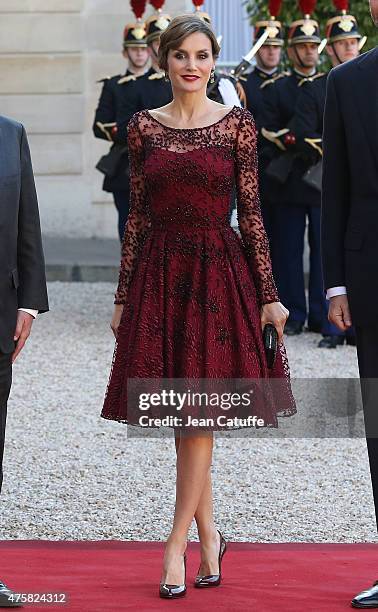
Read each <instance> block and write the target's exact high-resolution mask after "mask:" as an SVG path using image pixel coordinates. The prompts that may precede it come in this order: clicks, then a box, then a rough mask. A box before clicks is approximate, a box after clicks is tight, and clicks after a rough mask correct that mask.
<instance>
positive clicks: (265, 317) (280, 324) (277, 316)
mask: <svg viewBox="0 0 378 612" xmlns="http://www.w3.org/2000/svg"><path fill="white" fill-rule="evenodd" d="M288 316H289V311H288V309H287V308H285V306H284V305H283V304H281V302H273V303H272V304H264V305H263V307H262V308H261V329H262V330H264V327H265V325H266V324H267V323H272V325H274V327H275V328H276V330H277V333H278V341H279V342H281V340H282V338H283V331H284V327H285V324H286V321H287V319H288Z"/></svg>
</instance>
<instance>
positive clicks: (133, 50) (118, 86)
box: [93, 2, 148, 241]
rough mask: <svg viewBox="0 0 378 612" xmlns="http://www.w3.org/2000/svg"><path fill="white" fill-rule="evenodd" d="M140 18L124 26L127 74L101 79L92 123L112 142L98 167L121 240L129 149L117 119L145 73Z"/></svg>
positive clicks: (98, 134)
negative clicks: (132, 87) (131, 88)
mask: <svg viewBox="0 0 378 612" xmlns="http://www.w3.org/2000/svg"><path fill="white" fill-rule="evenodd" d="M144 4H145V2H144ZM142 14H143V11H142ZM140 17H141V15H140V14H138V21H137V23H129V24H127V25H126V27H125V29H124V40H123V55H124V57H125V58H126V59H127V60H128V67H127V70H126V73H125V74H124V75H122V74H117V75H115V76H113V77H106V78H105V79H101V80H100V81H99V82H102V83H103V88H102V92H101V96H100V100H99V103H98V106H97V110H96V114H95V120H94V124H93V132H94V135H95V136H96V137H97V138H102V139H103V140H108V141H109V142H111V143H113V144H112V147H111V149H110V152H109V153H108V154H107V155H105V156H103V157H102V158H101V160H100V161H99V163H98V164H97V166H96V167H97V169H98V170H100V171H101V172H103V173H104V174H105V178H104V182H103V190H104V191H107V192H110V193H112V194H113V198H114V203H115V206H116V208H117V211H118V234H119V238H120V240H121V241H122V237H123V232H124V228H125V224H126V220H127V216H128V213H129V191H130V186H129V169H128V155H127V148H126V146H125V143H124V142H122V140H120V139H118V135H117V129H116V125H117V123H116V122H117V118H118V114H119V111H120V108H121V105H122V100H123V99H125V98H127V96H128V88H129V84H130V83H131V82H133V80H134V79H136V78H137V77H138V76H139V75H142V74H144V73H145V72H146V65H147V63H148V52H147V42H146V38H145V36H146V32H145V28H144V24H143V23H142V22H141V21H140Z"/></svg>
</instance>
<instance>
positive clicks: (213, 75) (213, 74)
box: [210, 68, 215, 83]
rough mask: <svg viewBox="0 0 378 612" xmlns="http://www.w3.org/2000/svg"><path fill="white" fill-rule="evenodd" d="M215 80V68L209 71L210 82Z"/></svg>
mask: <svg viewBox="0 0 378 612" xmlns="http://www.w3.org/2000/svg"><path fill="white" fill-rule="evenodd" d="M214 81H215V68H213V69H212V71H211V72H210V83H214Z"/></svg>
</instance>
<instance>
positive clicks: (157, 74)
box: [148, 72, 164, 81]
mask: <svg viewBox="0 0 378 612" xmlns="http://www.w3.org/2000/svg"><path fill="white" fill-rule="evenodd" d="M162 78H164V72H154V73H153V74H150V76H149V77H148V80H149V81H154V80H155V79H162Z"/></svg>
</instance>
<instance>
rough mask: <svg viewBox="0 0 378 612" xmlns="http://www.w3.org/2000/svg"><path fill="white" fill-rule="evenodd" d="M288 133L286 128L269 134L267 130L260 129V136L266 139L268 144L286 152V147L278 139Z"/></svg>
mask: <svg viewBox="0 0 378 612" xmlns="http://www.w3.org/2000/svg"><path fill="white" fill-rule="evenodd" d="M289 131H290V130H289V129H288V128H284V129H282V130H280V131H279V132H270V131H269V130H266V129H265V128H264V127H263V128H262V129H261V134H262V135H263V136H264V138H266V139H267V140H269V141H270V142H273V143H274V144H275V145H276V146H277V147H278V148H279V149H281V151H286V147H285V145H284V143H283V142H281V140H280V137H281V136H284V135H285V134H287V133H288V132H289Z"/></svg>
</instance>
